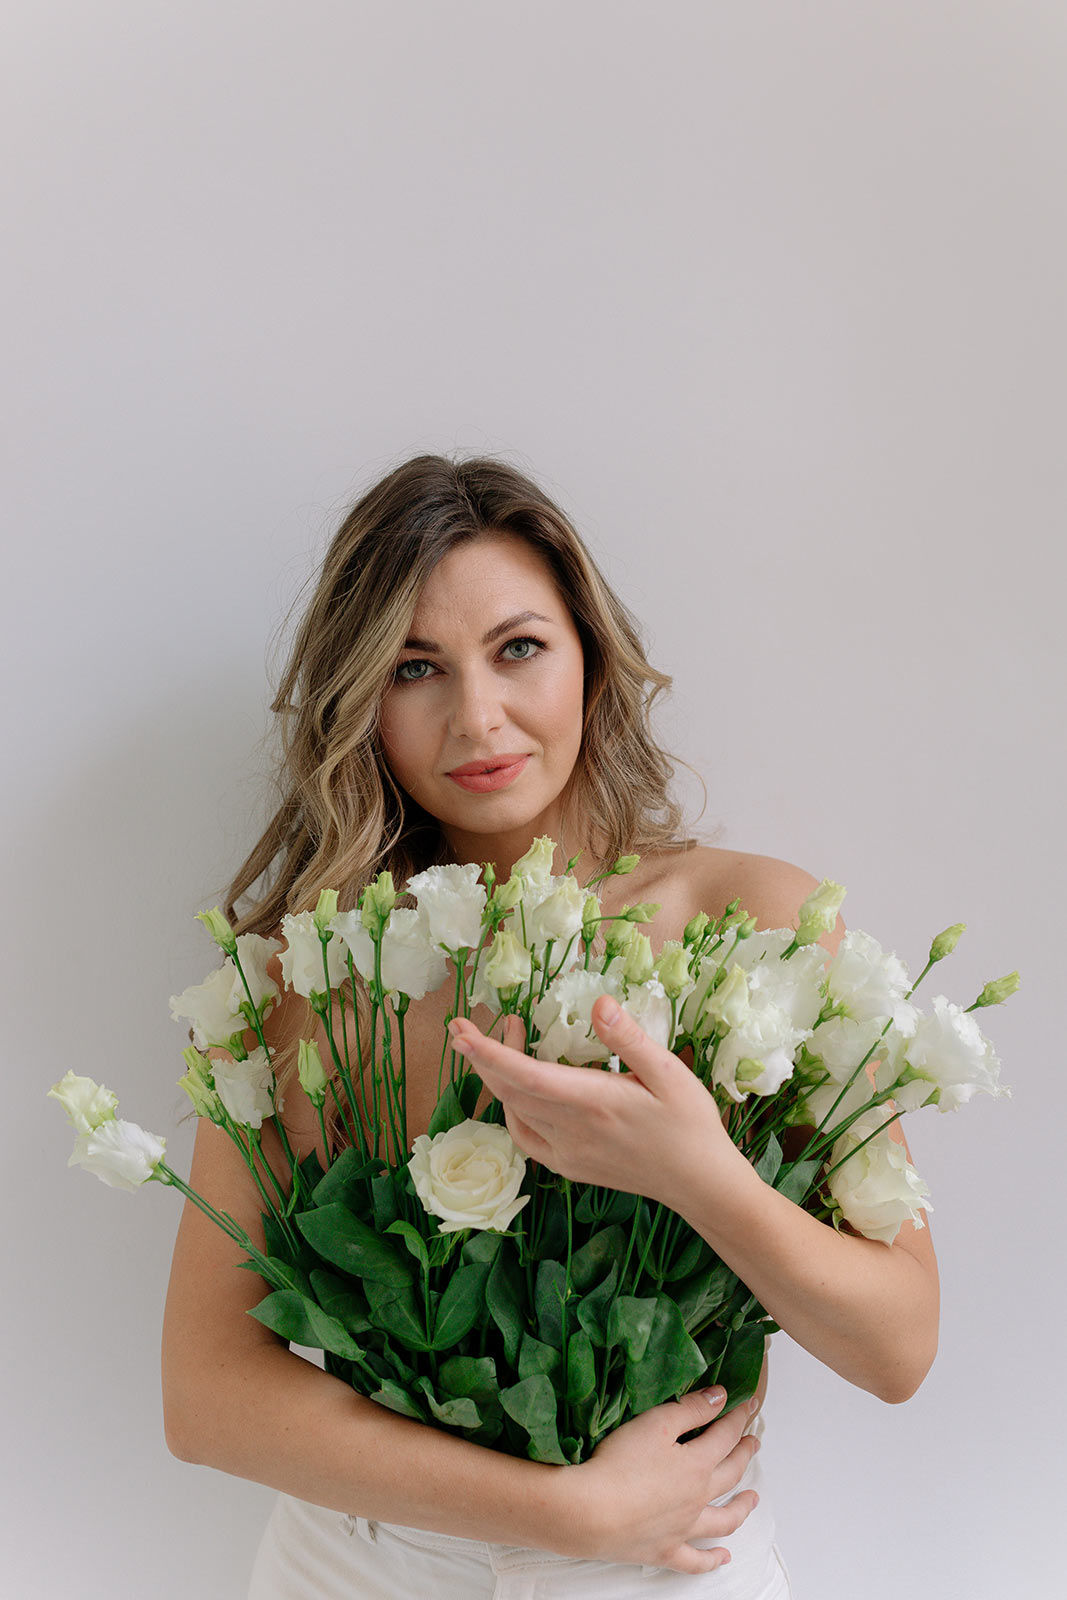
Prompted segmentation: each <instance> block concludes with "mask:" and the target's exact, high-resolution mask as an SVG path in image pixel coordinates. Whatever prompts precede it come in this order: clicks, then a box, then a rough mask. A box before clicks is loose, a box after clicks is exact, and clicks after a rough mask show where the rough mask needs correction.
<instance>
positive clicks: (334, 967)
mask: <svg viewBox="0 0 1067 1600" xmlns="http://www.w3.org/2000/svg"><path fill="white" fill-rule="evenodd" d="M282 933H283V934H284V936H285V941H286V945H285V949H284V950H283V951H282V956H281V960H282V977H283V978H284V980H285V982H286V984H287V985H288V987H289V988H290V989H295V990H296V992H297V994H300V995H303V997H304V999H305V1000H308V999H310V997H311V995H312V994H323V993H324V992H325V990H326V989H327V987H329V988H330V989H336V988H337V987H338V986H339V985H340V984H342V983H344V981H345V979H346V978H347V977H348V963H347V960H346V958H345V950H344V946H343V945H342V944H341V942H340V940H339V939H336V938H334V939H331V940H330V941H329V943H328V944H327V946H326V971H325V972H324V971H323V965H322V941H321V939H320V938H319V930H318V928H317V927H316V925H315V913H314V912H313V911H297V912H295V913H292V912H290V913H289V914H288V915H286V916H284V917H283V918H282Z"/></svg>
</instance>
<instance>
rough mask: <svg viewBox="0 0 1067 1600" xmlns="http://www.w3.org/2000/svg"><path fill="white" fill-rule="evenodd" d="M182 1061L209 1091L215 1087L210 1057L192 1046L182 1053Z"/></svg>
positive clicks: (188, 1046)
mask: <svg viewBox="0 0 1067 1600" xmlns="http://www.w3.org/2000/svg"><path fill="white" fill-rule="evenodd" d="M182 1060H183V1061H184V1062H185V1065H186V1066H187V1067H188V1069H189V1071H190V1072H191V1073H192V1075H193V1077H194V1078H198V1079H199V1080H200V1082H201V1083H204V1084H206V1085H207V1087H208V1088H209V1089H211V1088H213V1087H214V1084H215V1080H214V1078H213V1077H212V1075H211V1058H210V1056H205V1055H201V1053H200V1051H199V1050H197V1049H196V1048H195V1047H194V1046H193V1045H191V1044H190V1045H186V1047H185V1049H184V1050H183V1051H182Z"/></svg>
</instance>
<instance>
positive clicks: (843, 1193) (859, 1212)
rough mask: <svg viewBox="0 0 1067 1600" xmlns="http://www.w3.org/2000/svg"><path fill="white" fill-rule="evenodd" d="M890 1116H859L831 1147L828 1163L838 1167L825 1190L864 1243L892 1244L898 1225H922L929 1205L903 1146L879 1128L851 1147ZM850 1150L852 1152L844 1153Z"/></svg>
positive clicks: (884, 1113) (882, 1110)
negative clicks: (867, 1241)
mask: <svg viewBox="0 0 1067 1600" xmlns="http://www.w3.org/2000/svg"><path fill="white" fill-rule="evenodd" d="M890 1115H891V1113H890V1112H888V1111H886V1110H885V1109H884V1108H882V1109H881V1110H879V1111H874V1112H872V1113H871V1114H870V1115H869V1116H865V1117H860V1119H859V1120H858V1122H854V1123H853V1124H852V1127H851V1128H849V1130H848V1132H847V1133H843V1134H842V1135H841V1137H840V1139H838V1140H837V1142H836V1144H835V1145H834V1147H833V1150H832V1152H831V1156H830V1165H831V1166H834V1165H835V1164H836V1163H837V1162H838V1161H842V1162H843V1165H842V1166H840V1167H838V1169H837V1171H836V1172H835V1173H833V1174H832V1175H831V1177H830V1178H829V1180H828V1187H829V1190H830V1193H831V1195H832V1196H833V1199H834V1202H835V1204H836V1205H837V1206H838V1208H839V1209H840V1211H841V1214H842V1216H843V1217H844V1218H845V1220H846V1221H847V1222H850V1223H851V1224H852V1226H853V1227H854V1228H855V1229H856V1231H857V1232H858V1233H862V1234H864V1235H865V1237H866V1238H868V1239H880V1240H881V1241H882V1242H883V1243H884V1244H892V1243H893V1240H894V1239H895V1238H896V1236H897V1234H898V1233H899V1231H900V1226H901V1223H903V1222H907V1221H909V1220H910V1221H911V1222H913V1223H914V1224H915V1226H916V1227H917V1228H924V1227H925V1226H926V1224H925V1222H924V1221H923V1218H922V1213H923V1211H932V1210H933V1206H931V1204H930V1202H929V1201H928V1200H927V1199H926V1198H925V1196H927V1195H928V1194H929V1193H930V1191H929V1189H928V1188H927V1187H926V1185H925V1183H923V1181H922V1179H921V1178H920V1177H919V1174H918V1173H917V1172H916V1170H915V1168H914V1167H913V1166H912V1164H911V1162H910V1161H909V1160H908V1158H907V1155H906V1154H905V1151H904V1146H903V1145H902V1144H901V1143H900V1142H899V1141H898V1140H896V1139H891V1138H890V1137H889V1132H888V1129H885V1128H882V1129H881V1131H880V1132H878V1133H876V1134H875V1137H874V1138H873V1139H871V1141H870V1143H869V1144H865V1145H864V1146H863V1149H862V1150H857V1149H856V1147H857V1145H859V1144H860V1143H861V1142H862V1141H863V1140H864V1139H866V1138H867V1136H868V1134H870V1133H871V1131H872V1129H875V1128H878V1127H879V1126H880V1124H881V1123H882V1122H883V1121H885V1120H886V1119H887V1118H888V1117H889V1116H890ZM850 1151H854V1152H855V1154H852V1155H849V1152H850Z"/></svg>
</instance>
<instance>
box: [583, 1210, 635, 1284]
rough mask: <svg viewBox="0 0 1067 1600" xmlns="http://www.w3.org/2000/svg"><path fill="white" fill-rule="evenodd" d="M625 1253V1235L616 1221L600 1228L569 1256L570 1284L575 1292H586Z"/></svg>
mask: <svg viewBox="0 0 1067 1600" xmlns="http://www.w3.org/2000/svg"><path fill="white" fill-rule="evenodd" d="M625 1253H626V1235H625V1234H624V1233H623V1231H622V1229H621V1228H620V1227H619V1225H618V1224H617V1223H616V1224H614V1225H613V1226H612V1227H610V1228H601V1230H600V1232H599V1233H594V1234H593V1236H592V1238H591V1239H587V1240H586V1242H585V1244H583V1245H582V1247H581V1249H580V1250H576V1251H575V1252H574V1254H573V1256H572V1257H571V1284H572V1286H573V1288H574V1290H575V1292H576V1293H577V1294H588V1292H589V1290H590V1289H593V1288H595V1287H596V1285H597V1284H598V1283H599V1282H600V1280H601V1278H603V1277H605V1276H606V1275H607V1273H608V1271H609V1270H610V1267H611V1264H612V1262H613V1261H621V1260H622V1258H623V1256H624V1254H625Z"/></svg>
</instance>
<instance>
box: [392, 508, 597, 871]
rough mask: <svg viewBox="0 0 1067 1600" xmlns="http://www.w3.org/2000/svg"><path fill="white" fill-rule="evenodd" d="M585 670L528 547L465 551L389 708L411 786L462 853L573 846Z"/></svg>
mask: <svg viewBox="0 0 1067 1600" xmlns="http://www.w3.org/2000/svg"><path fill="white" fill-rule="evenodd" d="M583 670H584V660H583V655H582V645H581V640H580V638H579V636H578V631H577V629H576V628H575V626H574V622H573V620H572V618H571V614H570V611H569V609H568V607H567V605H566V603H565V602H564V600H563V599H562V597H561V595H560V594H559V591H558V590H557V588H556V584H555V580H554V578H553V576H552V573H551V572H550V570H549V568H548V566H547V565H546V563H545V562H544V560H543V559H542V557H541V556H540V555H538V554H537V552H536V551H535V550H534V549H533V548H532V547H531V546H530V545H528V544H527V543H526V542H525V541H524V540H522V539H519V538H516V537H514V536H513V535H499V536H493V537H490V538H485V539H478V540H476V541H471V542H469V543H465V544H461V545H457V546H456V547H455V549H453V550H451V551H449V553H448V555H446V556H445V557H444V558H443V559H442V560H441V561H440V562H439V563H438V565H437V566H436V567H435V568H434V570H433V572H432V573H431V574H430V576H429V578H428V579H427V581H426V584H425V586H424V587H423V590H422V593H421V594H420V596H419V600H418V604H417V606H416V608H415V615H414V618H413V619H412V623H411V628H410V630H409V636H408V639H407V642H406V644H405V647H404V649H403V650H402V651H401V653H400V656H399V658H398V660H397V667H396V674H395V677H394V681H393V683H392V685H391V686H390V688H389V689H388V691H387V693H386V695H385V697H384V700H383V702H382V714H381V739H382V748H383V751H384V753H385V758H386V760H387V761H388V763H389V767H390V770H391V772H392V774H393V776H394V778H395V779H396V781H397V783H398V784H399V785H400V787H401V788H402V789H404V790H405V791H406V792H407V793H408V794H409V795H410V796H411V797H412V799H413V800H416V801H417V802H418V803H419V805H421V806H422V807H423V808H424V810H426V811H428V812H429V813H430V815H431V816H434V817H436V818H437V819H438V820H439V821H440V823H441V826H442V828H443V829H444V831H445V834H446V837H448V838H449V839H450V840H451V842H452V843H453V845H454V847H456V848H457V849H458V850H459V851H460V852H463V853H466V854H468V855H469V856H470V858H472V859H475V858H477V856H478V852H479V849H484V848H485V847H487V846H489V844H490V840H496V841H499V847H500V850H501V851H505V852H506V850H507V848H508V847H509V846H513V845H514V844H515V843H516V841H517V840H518V839H519V836H524V837H526V839H527V842H528V840H529V838H532V837H533V836H534V835H536V834H541V833H548V834H551V835H552V836H553V837H554V838H557V839H558V838H559V836H560V835H559V831H558V830H559V819H560V807H559V801H560V799H561V796H562V795H563V792H564V790H565V789H566V786H567V783H568V781H569V779H570V776H571V773H572V772H573V770H574V764H575V761H576V760H577V756H578V751H579V747H580V745H581V740H582V709H583ZM486 768H496V769H497V771H496V774H495V776H489V775H487V773H486V771H485V769H486ZM457 769H460V770H459V771H458V772H457ZM463 769H481V775H480V776H479V773H478V771H477V770H468V772H467V773H466V774H465V772H464V770H463ZM486 835H488V836H489V838H488V839H486V838H484V836H486ZM493 848H496V846H495V845H494V846H493ZM524 848H525V844H521V843H520V844H519V845H518V851H519V853H521V850H522V849H524ZM491 859H498V860H499V859H500V856H499V854H498V855H496V856H493V857H491Z"/></svg>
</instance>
